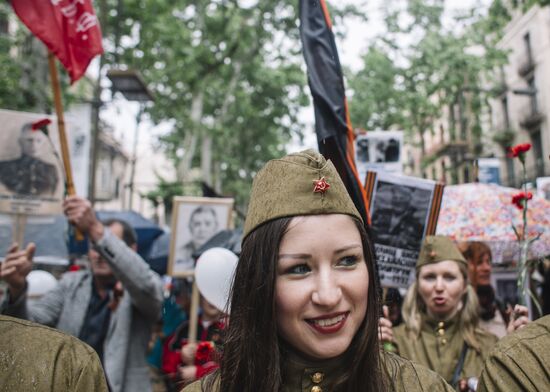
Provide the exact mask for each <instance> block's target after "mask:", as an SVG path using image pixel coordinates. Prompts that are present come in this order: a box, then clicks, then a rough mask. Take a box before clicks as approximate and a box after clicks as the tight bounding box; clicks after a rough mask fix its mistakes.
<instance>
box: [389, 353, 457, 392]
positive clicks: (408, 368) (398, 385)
mask: <svg viewBox="0 0 550 392" xmlns="http://www.w3.org/2000/svg"><path fill="white" fill-rule="evenodd" d="M383 364H384V366H385V367H386V371H387V373H388V376H389V382H390V390H391V391H394V392H407V391H418V392H455V391H454V389H453V388H452V387H451V386H450V385H449V384H447V382H446V381H445V380H444V379H443V377H441V376H440V375H439V374H437V373H435V372H433V371H431V370H430V369H428V368H426V367H424V366H421V365H417V364H415V363H413V362H411V361H409V360H407V359H404V358H401V357H399V356H397V355H395V354H390V353H384V354H383Z"/></svg>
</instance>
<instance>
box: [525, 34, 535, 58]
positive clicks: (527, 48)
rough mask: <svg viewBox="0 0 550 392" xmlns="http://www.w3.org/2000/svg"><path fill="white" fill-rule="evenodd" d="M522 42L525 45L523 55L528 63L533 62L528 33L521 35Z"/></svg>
mask: <svg viewBox="0 0 550 392" xmlns="http://www.w3.org/2000/svg"><path fill="white" fill-rule="evenodd" d="M523 44H524V45H525V56H526V57H527V61H528V62H529V64H532V63H533V51H532V50H531V36H530V35H529V33H527V34H525V35H524V36H523Z"/></svg>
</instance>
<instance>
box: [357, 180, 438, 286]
mask: <svg viewBox="0 0 550 392" xmlns="http://www.w3.org/2000/svg"><path fill="white" fill-rule="evenodd" d="M365 183H366V187H365V188H366V191H367V197H368V201H369V207H370V214H371V221H372V225H371V227H372V233H373V239H374V247H375V249H376V256H377V261H378V272H379V276H380V281H381V283H382V286H383V287H408V286H409V285H410V284H411V283H412V282H413V281H414V277H415V266H416V260H417V259H418V254H419V252H420V247H421V245H422V241H423V239H424V237H425V236H426V235H430V234H434V233H435V229H436V225H437V218H438V216H439V209H440V207H441V198H442V196H443V185H442V184H439V183H436V182H435V181H431V180H424V179H420V178H416V177H409V176H401V175H394V174H390V173H383V172H368V173H367V177H366V180H365Z"/></svg>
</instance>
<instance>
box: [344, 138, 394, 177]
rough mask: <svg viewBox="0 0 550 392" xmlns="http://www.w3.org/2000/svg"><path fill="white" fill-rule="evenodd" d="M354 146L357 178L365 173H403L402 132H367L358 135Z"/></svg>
mask: <svg viewBox="0 0 550 392" xmlns="http://www.w3.org/2000/svg"><path fill="white" fill-rule="evenodd" d="M354 144H355V165H356V166H357V171H358V173H359V178H361V179H364V178H365V175H366V174H367V171H384V172H387V173H396V174H401V173H402V172H403V131H369V132H367V133H366V134H364V135H358V136H357V137H356V138H355V142H354Z"/></svg>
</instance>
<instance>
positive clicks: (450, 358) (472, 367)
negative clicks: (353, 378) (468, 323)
mask: <svg viewBox="0 0 550 392" xmlns="http://www.w3.org/2000/svg"><path fill="white" fill-rule="evenodd" d="M393 336H394V339H395V344H396V346H397V352H398V353H399V355H400V356H402V357H404V358H407V359H410V360H411V361H413V362H416V363H419V364H421V365H424V366H426V367H427V368H429V369H431V370H433V371H435V372H436V373H437V374H439V375H441V376H442V377H443V378H444V379H445V380H446V381H447V382H448V383H451V381H452V378H453V374H454V372H455V369H456V366H457V363H458V361H459V358H460V355H461V352H462V349H463V347H464V338H463V337H462V334H461V333H460V331H459V328H458V325H457V322H456V318H454V319H451V320H449V321H437V320H430V319H428V318H427V319H426V320H425V321H424V322H423V324H422V328H421V330H420V336H418V337H415V336H412V335H411V334H410V333H409V331H408V329H407V327H406V326H405V325H404V324H402V325H400V326H398V327H396V328H394V331H393ZM476 338H477V340H478V342H479V344H480V346H481V347H480V348H481V350H480V352H479V353H478V352H477V351H475V350H474V349H473V348H471V347H468V350H467V351H466V356H465V359H464V367H463V369H462V371H461V373H460V377H459V378H458V379H459V380H461V379H467V378H470V377H479V375H480V374H481V369H482V368H483V361H484V360H485V358H486V357H487V356H488V355H489V352H490V351H491V349H492V348H493V346H494V345H495V343H496V341H497V337H496V336H494V335H492V334H490V333H489V332H484V331H482V330H478V331H476Z"/></svg>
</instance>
